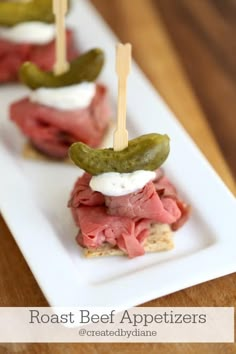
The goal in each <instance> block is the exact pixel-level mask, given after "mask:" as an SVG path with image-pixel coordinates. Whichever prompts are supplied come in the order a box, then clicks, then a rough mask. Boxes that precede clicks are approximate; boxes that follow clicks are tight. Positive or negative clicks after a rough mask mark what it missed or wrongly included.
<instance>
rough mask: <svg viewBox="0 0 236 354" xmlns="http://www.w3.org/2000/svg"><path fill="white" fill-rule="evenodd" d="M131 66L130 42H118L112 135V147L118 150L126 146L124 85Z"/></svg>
mask: <svg viewBox="0 0 236 354" xmlns="http://www.w3.org/2000/svg"><path fill="white" fill-rule="evenodd" d="M130 67H131V44H129V43H128V44H125V45H124V44H120V43H119V44H118V45H117V48H116V73H117V75H118V107H117V127H116V130H115V132H114V136H113V149H114V150H115V151H120V150H123V149H125V148H126V147H127V146H128V131H127V129H126V86H127V76H128V74H129V72H130Z"/></svg>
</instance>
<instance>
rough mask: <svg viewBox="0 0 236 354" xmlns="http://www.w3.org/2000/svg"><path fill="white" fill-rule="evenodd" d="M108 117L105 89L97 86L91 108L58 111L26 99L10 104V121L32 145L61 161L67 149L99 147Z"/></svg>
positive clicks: (109, 112) (109, 114)
mask: <svg viewBox="0 0 236 354" xmlns="http://www.w3.org/2000/svg"><path fill="white" fill-rule="evenodd" d="M110 116H111V111H110V106H109V104H108V99H107V89H106V87H105V86H102V85H97V86H96V93H95V96H94V98H93V100H92V101H91V103H90V105H89V106H88V107H86V108H83V109H74V110H57V109H55V108H52V107H48V106H44V105H41V104H38V103H33V102H31V101H30V100H29V99H28V98H24V99H21V100H20V101H17V102H15V103H13V104H12V105H11V107H10V118H11V120H13V121H14V122H15V123H16V124H17V125H18V127H19V128H20V129H21V131H22V132H23V134H24V135H25V136H27V137H28V138H29V140H30V142H31V144H32V145H33V146H34V147H35V148H36V149H37V150H39V151H40V152H43V153H44V154H46V155H48V156H50V157H54V158H58V159H63V158H66V157H67V156H68V148H69V146H70V145H71V144H72V143H74V142H76V141H82V142H84V143H86V144H87V145H89V146H91V147H98V146H99V145H100V144H101V142H102V139H103V137H104V134H105V132H106V130H107V128H108V125H109V119H110Z"/></svg>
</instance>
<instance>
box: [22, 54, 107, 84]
mask: <svg viewBox="0 0 236 354" xmlns="http://www.w3.org/2000/svg"><path fill="white" fill-rule="evenodd" d="M103 65H104V53H103V51H102V50H101V49H98V48H95V49H92V50H90V51H88V52H86V53H85V54H83V55H80V56H79V57H78V58H76V59H74V60H72V61H71V63H70V67H69V70H68V71H67V72H65V73H63V74H61V75H57V76H56V75H54V73H53V72H52V71H47V72H46V71H43V70H41V69H39V67H38V66H37V65H35V64H33V63H31V62H26V63H24V64H23V65H22V66H21V68H20V71H19V76H20V80H21V81H22V82H23V83H24V84H25V85H27V86H28V87H29V88H31V89H33V90H35V89H37V88H40V87H63V86H69V85H73V84H78V83H80V82H83V81H94V80H95V79H96V78H97V77H98V75H99V74H100V72H101V70H102V67H103Z"/></svg>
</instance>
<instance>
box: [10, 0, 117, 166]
mask: <svg viewBox="0 0 236 354" xmlns="http://www.w3.org/2000/svg"><path fill="white" fill-rule="evenodd" d="M56 5H57V6H59V8H58V7H57V6H56ZM58 11H59V12H58ZM54 12H55V14H58V15H59V16H61V17H62V16H64V15H65V12H66V2H65V0H60V1H59V0H56V1H55V3H54ZM56 17H58V16H56ZM57 23H58V25H62V27H64V24H63V21H61V20H60V19H59V20H58V18H57ZM62 33H63V28H62V29H58V30H57V36H61V35H62ZM62 37H63V36H62ZM103 64H104V54H103V52H102V51H101V50H100V49H93V50H90V51H89V52H87V53H85V54H83V55H81V56H79V57H77V58H75V59H74V60H73V61H71V62H70V63H67V61H66V56H65V41H64V39H63V38H57V56H56V61H55V65H54V72H53V71H50V72H48V71H47V72H45V71H43V70H41V69H40V68H39V67H38V66H37V65H35V64H33V63H31V62H26V63H24V64H23V65H22V66H21V68H20V72H19V76H20V79H21V81H22V82H23V83H25V84H26V85H27V86H28V87H29V88H30V89H31V92H30V94H29V97H27V98H24V99H21V100H20V101H17V102H15V103H13V104H12V105H11V107H10V117H11V119H12V120H13V121H14V122H15V123H16V124H17V125H18V126H19V128H20V129H21V131H22V132H23V134H24V135H26V136H27V137H28V139H29V142H30V144H27V145H26V148H25V155H26V157H30V158H41V157H42V155H40V154H39V153H42V154H43V156H47V157H51V158H56V159H62V160H63V159H66V158H67V157H68V153H67V152H68V148H69V146H70V145H71V144H72V143H73V142H75V141H83V142H85V143H86V144H88V145H90V146H92V147H97V146H100V144H101V142H102V140H103V137H104V135H105V133H106V131H107V129H108V127H109V123H110V119H109V118H110V116H111V111H110V107H109V104H108V101H107V89H106V87H105V86H103V85H100V84H96V83H94V82H93V81H94V80H95V79H96V78H97V76H98V75H99V73H100V71H101V69H102V67H103Z"/></svg>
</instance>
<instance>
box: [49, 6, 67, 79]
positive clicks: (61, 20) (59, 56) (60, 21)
mask: <svg viewBox="0 0 236 354" xmlns="http://www.w3.org/2000/svg"><path fill="white" fill-rule="evenodd" d="M67 10H68V0H53V13H54V15H55V22H56V62H55V65H54V68H53V71H54V74H55V75H60V74H63V73H64V72H65V71H67V70H68V68H69V64H68V62H67V60H66V33H65V15H66V13H67Z"/></svg>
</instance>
